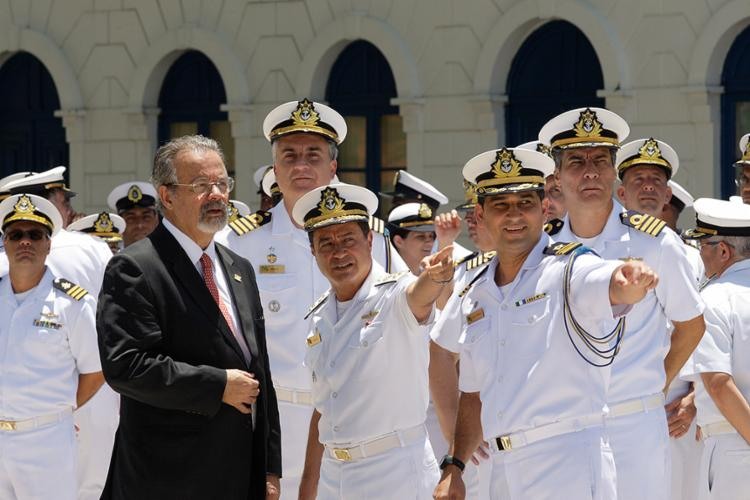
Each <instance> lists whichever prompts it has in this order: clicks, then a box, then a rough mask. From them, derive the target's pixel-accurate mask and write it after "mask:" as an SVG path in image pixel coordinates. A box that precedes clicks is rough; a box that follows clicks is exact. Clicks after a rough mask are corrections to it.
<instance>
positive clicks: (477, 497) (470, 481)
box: [463, 457, 492, 500]
mask: <svg viewBox="0 0 750 500" xmlns="http://www.w3.org/2000/svg"><path fill="white" fill-rule="evenodd" d="M463 480H464V486H465V487H466V500H489V498H490V481H491V480H492V457H490V458H488V459H480V461H479V465H474V462H472V461H469V462H467V463H466V470H465V471H464V473H463Z"/></svg>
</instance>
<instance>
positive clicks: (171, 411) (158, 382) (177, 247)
mask: <svg viewBox="0 0 750 500" xmlns="http://www.w3.org/2000/svg"><path fill="white" fill-rule="evenodd" d="M152 182H153V184H154V186H155V187H156V189H157V191H158V194H159V200H158V204H159V205H160V208H161V211H162V213H163V215H164V219H163V221H162V223H161V224H160V225H159V226H158V227H157V228H156V230H155V231H154V232H153V233H151V235H149V236H148V238H146V239H144V240H142V241H139V242H137V243H135V244H133V245H131V246H129V247H128V248H126V249H125V250H124V251H123V252H121V253H119V254H118V255H116V256H115V257H113V258H112V260H111V261H110V264H109V265H108V266H107V271H106V273H105V277H104V283H103V286H102V290H101V294H100V296H99V306H98V311H97V329H98V333H99V349H100V352H101V358H102V368H103V371H104V375H105V377H106V379H107V382H108V383H109V384H110V385H111V386H112V388H113V389H114V390H115V391H117V392H119V393H120V394H121V395H122V404H121V410H120V426H119V428H118V430H117V435H116V437H115V448H114V451H113V453H112V462H111V465H110V469H109V475H108V478H107V484H106V486H105V489H104V493H103V495H102V498H103V499H125V500H131V499H135V498H137V499H150V498H154V499H156V498H158V499H173V498H174V499H201V500H203V499H221V500H234V499H237V500H240V499H241V500H250V499H253V500H254V499H263V498H266V499H276V498H278V494H279V491H278V490H279V477H280V476H281V447H280V430H279V419H278V409H277V406H276V394H275V392H274V389H273V384H272V383H271V373H270V368H269V364H268V355H267V352H266V341H265V332H264V326H263V310H262V308H261V305H260V302H259V298H258V290H257V287H256V284H255V275H254V273H253V270H252V267H251V266H250V264H249V263H248V262H247V261H246V260H245V259H243V258H242V257H239V256H238V255H237V254H235V253H233V252H232V251H230V250H228V249H227V248H225V247H223V246H221V245H218V244H215V243H214V241H213V236H214V233H215V232H216V231H218V230H220V229H221V228H222V227H223V226H224V225H225V224H226V219H227V203H228V201H229V192H230V191H231V189H232V187H233V185H234V181H233V179H231V178H229V177H228V176H227V172H226V168H225V166H224V160H223V155H222V153H221V150H220V149H219V146H218V145H217V144H216V142H215V141H213V140H211V139H207V138H205V137H202V136H186V137H181V138H179V139H175V140H173V141H171V142H169V143H167V144H165V145H164V146H162V147H161V148H159V150H158V151H157V153H156V158H155V160H154V171H153V175H152Z"/></svg>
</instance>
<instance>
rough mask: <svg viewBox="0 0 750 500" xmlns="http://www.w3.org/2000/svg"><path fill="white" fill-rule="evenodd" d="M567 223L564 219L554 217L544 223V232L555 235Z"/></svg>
mask: <svg viewBox="0 0 750 500" xmlns="http://www.w3.org/2000/svg"><path fill="white" fill-rule="evenodd" d="M564 225H565V222H564V221H563V220H562V219H552V220H550V221H549V222H547V223H546V224H545V225H544V232H545V233H547V234H549V235H554V234H557V233H559V232H560V230H561V229H562V228H563V226H564Z"/></svg>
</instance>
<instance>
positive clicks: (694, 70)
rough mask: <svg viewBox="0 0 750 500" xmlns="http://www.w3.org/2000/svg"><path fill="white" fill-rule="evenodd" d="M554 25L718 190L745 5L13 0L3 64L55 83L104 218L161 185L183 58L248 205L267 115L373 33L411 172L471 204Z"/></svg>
mask: <svg viewBox="0 0 750 500" xmlns="http://www.w3.org/2000/svg"><path fill="white" fill-rule="evenodd" d="M554 19H564V20H567V21H570V22H571V23H573V24H575V25H576V26H577V27H578V28H579V29H581V30H582V31H583V32H584V33H585V34H586V36H587V37H588V38H589V40H590V41H591V43H592V45H593V46H594V49H595V50H596V52H597V55H598V57H599V60H600V62H601V66H602V72H603V75H604V88H603V89H601V91H600V95H601V96H602V97H604V98H605V99H606V103H607V107H609V108H610V109H612V110H614V111H616V112H617V113H620V114H621V115H622V116H624V117H625V118H626V119H627V120H628V121H629V122H630V124H631V127H632V135H631V138H637V137H641V136H645V135H654V136H657V137H659V138H660V139H663V140H665V141H667V142H668V143H670V144H672V145H673V146H674V147H675V149H676V150H677V151H678V153H679V154H680V158H681V167H680V172H679V173H678V175H677V177H676V180H677V181H678V182H680V183H682V184H683V185H685V186H686V187H687V188H688V189H689V190H690V191H692V192H693V193H694V194H695V195H697V196H713V195H718V193H719V186H718V183H717V180H718V169H719V167H720V165H719V142H718V136H719V100H720V95H721V88H720V87H719V84H720V75H721V68H722V64H723V61H724V57H725V55H726V53H727V51H728V50H729V47H730V45H731V43H732V41H733V40H734V38H735V36H736V35H737V34H738V33H739V32H740V31H741V30H742V29H743V28H744V27H746V26H747V25H748V24H750V2H748V1H747V0H659V1H656V0H589V1H585V0H299V1H297V0H277V1H270V0H266V1H257V0H255V1H253V0H158V1H157V0H0V33H2V35H0V60H4V58H5V56H8V55H10V54H12V53H13V52H15V51H19V50H24V51H28V52H30V53H32V54H33V55H34V56H36V57H37V58H39V59H40V60H41V61H42V62H43V63H44V64H45V65H46V67H47V69H48V70H49V71H50V73H51V74H52V77H53V79H54V81H55V84H56V86H57V90H58V93H59V95H60V102H61V108H62V109H61V110H60V111H59V115H60V116H61V117H62V118H63V123H64V126H65V128H66V134H67V138H68V141H69V143H70V169H71V184H72V187H73V188H74V189H76V190H78V191H81V192H83V193H85V195H84V196H83V197H82V199H81V200H79V201H78V203H79V204H82V206H78V207H77V208H79V209H84V210H86V211H93V210H95V209H100V208H103V207H104V204H105V198H106V195H107V193H108V191H109V189H110V188H111V187H112V186H114V185H115V184H117V183H119V182H123V181H124V180H127V179H135V178H141V179H143V178H147V177H148V174H149V169H150V161H151V156H152V154H153V151H154V149H155V145H156V123H157V116H158V109H157V108H156V106H157V98H158V93H159V89H160V86H161V83H162V81H163V78H164V76H165V74H166V72H167V70H168V68H169V66H170V64H171V63H172V62H173V61H174V60H175V59H176V58H177V57H178V56H179V55H180V54H181V53H182V52H183V51H185V50H188V49H196V50H200V51H202V52H203V53H204V54H206V55H207V56H208V57H209V58H210V59H211V60H212V61H213V62H214V64H215V65H216V67H217V68H218V70H219V73H220V74H221V77H222V79H223V81H224V85H225V87H226V92H227V104H226V105H225V110H226V111H228V113H229V118H230V121H231V123H232V134H233V136H234V138H235V143H236V151H235V156H236V163H237V174H236V176H237V180H238V188H237V197H238V198H240V199H245V200H248V201H250V202H251V203H253V202H254V201H255V199H254V198H255V195H254V192H255V187H254V185H253V184H252V172H253V170H254V168H255V167H256V166H258V165H261V164H263V163H267V162H268V160H269V159H270V151H269V148H268V145H267V144H266V142H265V140H264V139H263V137H262V134H261V122H262V120H263V117H264V116H265V114H266V113H267V111H268V110H270V109H271V108H272V107H273V106H275V105H276V104H278V103H280V102H284V101H287V100H292V99H296V98H298V97H302V96H309V97H312V98H315V99H322V97H323V95H324V89H325V84H326V79H327V75H328V72H329V70H330V68H331V66H332V64H333V62H334V61H335V59H336V57H337V55H338V54H339V53H340V52H341V51H342V50H343V48H344V47H345V46H346V45H347V43H349V42H350V41H352V40H356V39H364V40H367V41H369V42H371V43H373V44H374V45H375V46H377V47H378V48H379V49H380V51H381V52H382V53H383V54H384V55H385V57H386V59H387V60H388V62H389V63H390V65H391V68H392V70H393V74H394V77H395V80H396V85H397V89H398V97H397V98H396V99H395V100H394V103H395V104H398V105H399V106H400V112H401V114H402V116H403V117H404V130H405V132H406V133H407V138H408V143H407V161H408V167H409V169H410V170H411V171H413V172H414V173H415V174H416V175H429V177H430V179H434V180H435V183H436V185H437V186H438V187H439V188H440V189H442V190H444V191H445V192H446V193H448V194H450V196H451V197H452V198H453V199H454V200H456V201H458V200H459V199H460V198H461V193H460V185H461V184H460V182H459V179H460V177H459V175H460V174H459V170H460V166H461V165H463V163H464V162H465V161H466V160H467V159H469V158H470V157H472V156H473V155H474V154H476V153H479V152H481V151H483V150H485V149H489V148H492V147H495V146H497V145H498V144H502V140H503V138H504V137H505V131H504V123H503V121H504V106H505V103H506V102H507V96H506V95H505V82H506V80H507V73H508V71H509V69H510V63H511V61H512V59H513V56H514V54H515V53H516V51H517V50H518V49H519V47H520V46H521V44H522V43H523V41H524V39H525V38H526V37H527V36H528V35H529V34H531V33H532V32H533V31H534V30H535V29H536V28H538V27H539V26H541V25H542V24H544V23H546V22H548V21H550V20H554ZM725 168H726V167H725Z"/></svg>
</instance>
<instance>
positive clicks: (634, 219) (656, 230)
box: [620, 210, 667, 237]
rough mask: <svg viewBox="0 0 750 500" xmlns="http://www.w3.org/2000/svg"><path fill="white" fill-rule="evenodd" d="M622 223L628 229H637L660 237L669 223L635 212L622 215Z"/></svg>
mask: <svg viewBox="0 0 750 500" xmlns="http://www.w3.org/2000/svg"><path fill="white" fill-rule="evenodd" d="M620 221H621V222H622V223H623V224H625V225H626V226H628V227H632V228H633V229H637V230H638V231H640V232H642V233H646V234H648V235H651V236H654V237H655V236H659V234H661V231H662V229H664V226H666V225H667V223H666V222H665V221H663V220H661V219H659V218H658V217H654V216H653V215H648V214H642V213H640V212H636V211H635V210H626V211H624V212H623V213H621V214H620Z"/></svg>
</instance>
